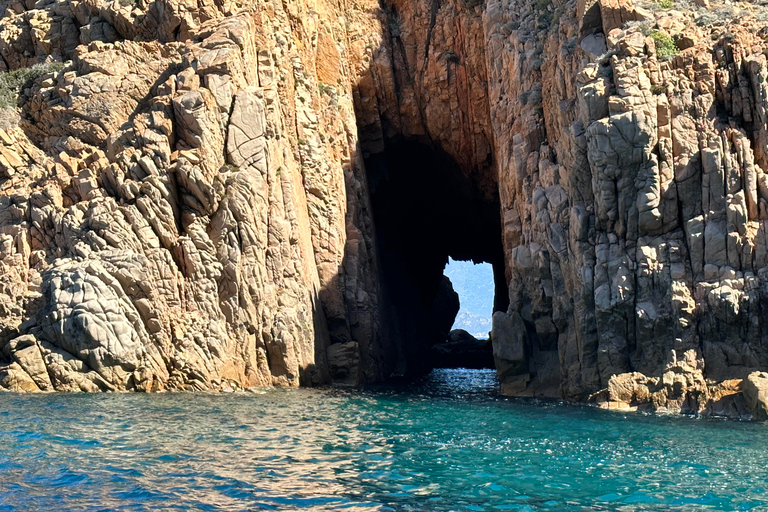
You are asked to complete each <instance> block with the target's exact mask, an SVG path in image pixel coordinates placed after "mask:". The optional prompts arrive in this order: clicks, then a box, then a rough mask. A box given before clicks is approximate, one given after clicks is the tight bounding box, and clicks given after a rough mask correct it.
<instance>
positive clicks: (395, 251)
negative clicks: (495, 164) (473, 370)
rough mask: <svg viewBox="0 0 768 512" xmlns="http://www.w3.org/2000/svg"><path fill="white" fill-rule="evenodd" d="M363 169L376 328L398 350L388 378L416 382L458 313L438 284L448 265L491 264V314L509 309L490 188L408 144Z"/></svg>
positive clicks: (477, 176)
mask: <svg viewBox="0 0 768 512" xmlns="http://www.w3.org/2000/svg"><path fill="white" fill-rule="evenodd" d="M366 169H367V173H368V181H369V185H370V191H371V201H372V207H373V217H374V223H375V226H376V237H377V249H378V257H379V265H380V269H379V271H380V276H381V288H382V296H383V299H384V304H385V310H384V319H383V320H384V321H385V322H387V325H388V327H389V329H388V330H389V332H390V333H391V335H392V342H393V343H394V345H395V346H396V347H397V363H396V365H395V368H394V374H395V375H397V376H404V377H415V376H419V375H422V374H424V373H426V372H428V371H429V370H431V369H432V368H433V367H434V366H435V363H436V362H435V360H434V358H433V357H432V355H431V348H432V346H433V345H436V344H438V343H444V342H445V341H446V339H447V338H448V334H449V333H450V331H451V327H452V325H453V322H454V319H455V316H456V313H457V312H458V301H457V300H456V294H455V292H454V291H453V289H452V287H451V286H450V282H449V281H448V280H447V278H445V277H444V276H443V269H444V268H445V265H446V263H448V258H449V257H451V258H453V259H455V260H465V261H473V262H476V263H480V262H485V263H490V264H491V265H492V266H493V276H494V277H493V278H494V290H495V294H494V305H493V310H494V311H499V310H501V311H506V309H507V307H508V305H509V296H508V292H507V284H506V278H505V274H504V254H503V249H502V238H501V220H500V207H499V199H498V189H497V184H496V182H495V180H493V179H491V177H490V176H483V175H482V174H481V173H471V174H467V173H464V172H463V171H462V169H461V168H460V167H459V165H458V164H457V163H456V162H455V161H454V160H453V159H452V158H451V157H450V156H448V155H447V154H446V153H445V152H444V151H442V150H440V149H438V148H436V147H434V146H433V145H432V144H429V143H420V142H417V141H413V140H400V141H397V142H396V143H390V144H388V145H387V148H386V150H385V151H384V152H383V153H379V154H375V155H372V156H370V157H369V158H367V159H366ZM486 174H489V173H486ZM438 363H439V362H438ZM486 367H487V366H486Z"/></svg>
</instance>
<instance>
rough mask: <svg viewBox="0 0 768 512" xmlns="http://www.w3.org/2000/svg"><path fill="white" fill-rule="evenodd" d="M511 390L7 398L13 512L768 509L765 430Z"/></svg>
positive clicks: (474, 384)
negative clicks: (530, 397) (527, 396)
mask: <svg viewBox="0 0 768 512" xmlns="http://www.w3.org/2000/svg"><path fill="white" fill-rule="evenodd" d="M495 390H496V384H495V380H494V378H493V373H492V372H484V371H463V370H442V371H436V372H433V374H431V375H430V376H429V377H427V378H425V379H424V380H423V381H421V382H419V383H417V384H416V385H413V386H410V387H396V386H390V387H376V388H370V389H367V390H364V391H362V392H360V391H344V390H337V389H300V390H268V391H265V392H263V393H259V394H251V393H247V394H246V393H243V394H221V395H207V394H160V395H137V394H101V395H70V394H49V395H14V394H7V393H6V394H0V512H10V511H49V510H77V511H89V512H90V511H101V510H130V511H144V510H147V511H148V510H174V511H187V510H190V511H191V510H195V511H198V510H202V511H206V510H211V511H256V510H307V511H327V510H344V511H372V510H375V511H397V512H408V511H427V512H429V511H476V510H478V511H493V510H514V511H587V510H606V511H607V510H611V511H613V510H626V511H644V510H679V511H698V510H768V493H767V492H766V489H767V488H768V466H767V465H766V464H765V454H766V451H765V450H766V446H768V427H766V425H761V424H747V423H732V422H722V421H705V420H692V419H689V418H672V417H649V416H640V415H623V414H616V413H611V412H606V411H599V410H595V409H591V408H586V407H573V406H567V405H564V404H558V403H553V402H535V401H524V400H508V399H504V398H502V397H499V396H498V395H497V394H496V391H495Z"/></svg>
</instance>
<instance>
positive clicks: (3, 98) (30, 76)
mask: <svg viewBox="0 0 768 512" xmlns="http://www.w3.org/2000/svg"><path fill="white" fill-rule="evenodd" d="M63 67H64V64H62V63H60V62H52V63H48V64H35V65H34V66H32V67H29V68H20V69H15V70H13V71H8V72H7V73H0V108H2V109H8V108H16V105H17V103H18V101H19V94H21V91H22V89H23V88H24V87H25V86H27V84H30V83H31V82H34V81H35V80H37V79H38V78H40V77H41V76H43V75H45V74H46V73H51V72H53V71H61V69H62V68H63Z"/></svg>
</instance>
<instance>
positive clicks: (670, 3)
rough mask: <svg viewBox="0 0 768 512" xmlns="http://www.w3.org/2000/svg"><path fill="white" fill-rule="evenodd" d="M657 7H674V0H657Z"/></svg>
mask: <svg viewBox="0 0 768 512" xmlns="http://www.w3.org/2000/svg"><path fill="white" fill-rule="evenodd" d="M658 2H659V7H661V8H662V9H672V8H674V7H675V2H674V0H658Z"/></svg>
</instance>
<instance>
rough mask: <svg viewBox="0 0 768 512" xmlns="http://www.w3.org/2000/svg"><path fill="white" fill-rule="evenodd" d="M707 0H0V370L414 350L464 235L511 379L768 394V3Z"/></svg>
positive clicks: (353, 373)
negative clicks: (487, 283) (23, 73)
mask: <svg viewBox="0 0 768 512" xmlns="http://www.w3.org/2000/svg"><path fill="white" fill-rule="evenodd" d="M697 1H698V2H699V4H695V5H694V4H690V5H689V4H687V3H685V2H683V1H681V2H678V4H677V5H671V4H670V3H665V2H662V3H661V5H659V4H655V3H650V4H647V5H645V4H643V5H641V4H633V3H632V2H631V1H628V0H598V1H592V0H578V1H575V0H573V1H569V2H559V1H557V0H555V1H552V2H549V1H535V2H534V1H521V0H485V2H481V1H477V0H416V1H407V2H406V1H401V0H387V1H385V2H382V3H381V4H380V3H378V2H372V1H368V0H362V1H356V2H335V1H326V0H317V1H315V0H285V1H281V2H277V1H271V0H267V1H264V2H259V3H257V4H252V3H240V2H227V1H225V2H212V1H209V0H201V1H199V2H195V3H189V2H184V1H181V0H157V1H154V2H147V1H144V0H135V1H134V0H115V1H111V2H105V1H101V0H87V1H58V2H48V1H46V0H41V1H38V2H32V1H27V2H23V1H21V0H17V1H14V2H4V3H3V4H2V5H3V8H4V13H3V14H2V18H0V56H2V60H1V61H0V67H3V68H5V69H7V70H8V71H9V72H10V73H19V70H24V69H26V68H30V67H32V66H35V67H33V69H38V70H40V71H39V72H38V73H36V74H33V75H31V76H32V78H30V79H28V80H26V81H25V82H24V84H23V86H22V87H21V88H20V90H19V91H18V104H17V108H13V106H12V108H10V109H5V110H4V114H3V116H2V119H0V121H2V125H3V129H2V130H1V131H0V348H2V350H1V351H0V365H1V366H0V386H2V387H4V388H7V389H12V390H26V391H38V390H42V391H47V390H54V389H55V390H84V391H97V390H147V391H150V390H162V389H224V390H226V389H234V388H239V387H247V386H254V385H283V386H297V385H317V384H325V383H330V382H335V383H339V384H352V385H354V384H358V383H361V382H372V381H379V380H383V379H386V378H389V377H391V376H393V375H414V374H418V373H420V372H422V371H425V370H426V369H428V367H427V362H426V361H427V357H426V354H427V353H428V350H429V347H430V345H431V344H432V342H433V341H435V340H438V339H441V338H444V337H445V334H446V333H447V329H450V322H451V320H452V316H451V315H455V312H456V309H457V307H456V304H455V300H454V297H453V292H452V290H451V288H450V286H447V285H446V284H445V282H444V280H443V279H442V269H443V266H444V265H445V263H446V262H447V258H448V256H449V255H450V256H452V257H454V258H457V259H474V260H476V261H487V262H489V263H492V264H493V266H494V273H495V285H496V305H495V308H496V309H497V312H496V313H495V315H494V327H493V334H492V337H493V343H494V351H495V356H496V366H497V370H498V372H499V377H500V380H501V383H502V384H501V385H502V391H503V392H505V393H507V394H513V395H527V396H553V397H563V398H566V399H573V400H588V399H591V400H593V401H595V402H597V403H599V404H601V405H603V406H606V407H620V408H646V409H655V410H662V409H666V410H672V411H683V412H697V413H705V414H722V415H729V416H744V415H748V414H752V415H754V416H756V417H762V416H763V415H764V414H765V410H767V409H766V407H765V405H766V403H767V401H768V398H766V397H768V384H766V380H767V379H765V378H762V376H763V375H765V374H761V373H757V372H758V371H760V370H766V369H768V326H767V325H764V324H765V323H766V322H768V314H766V313H764V312H763V308H764V307H766V308H768V302H767V301H768V233H766V221H767V220H768V175H767V174H766V171H768V154H767V152H768V66H767V64H766V48H768V24H766V22H765V21H764V20H766V19H767V18H768V10H766V9H765V8H764V7H763V6H761V5H759V4H756V3H747V2H742V3H738V2H737V3H733V4H730V3H728V4H725V3H723V4H720V3H718V2H712V3H707V1H706V0H697ZM662 6H663V7H662ZM50 62H63V63H64V64H63V67H61V66H50V65H49V66H47V67H45V66H43V67H40V66H39V64H40V63H50ZM8 76H11V75H8Z"/></svg>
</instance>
